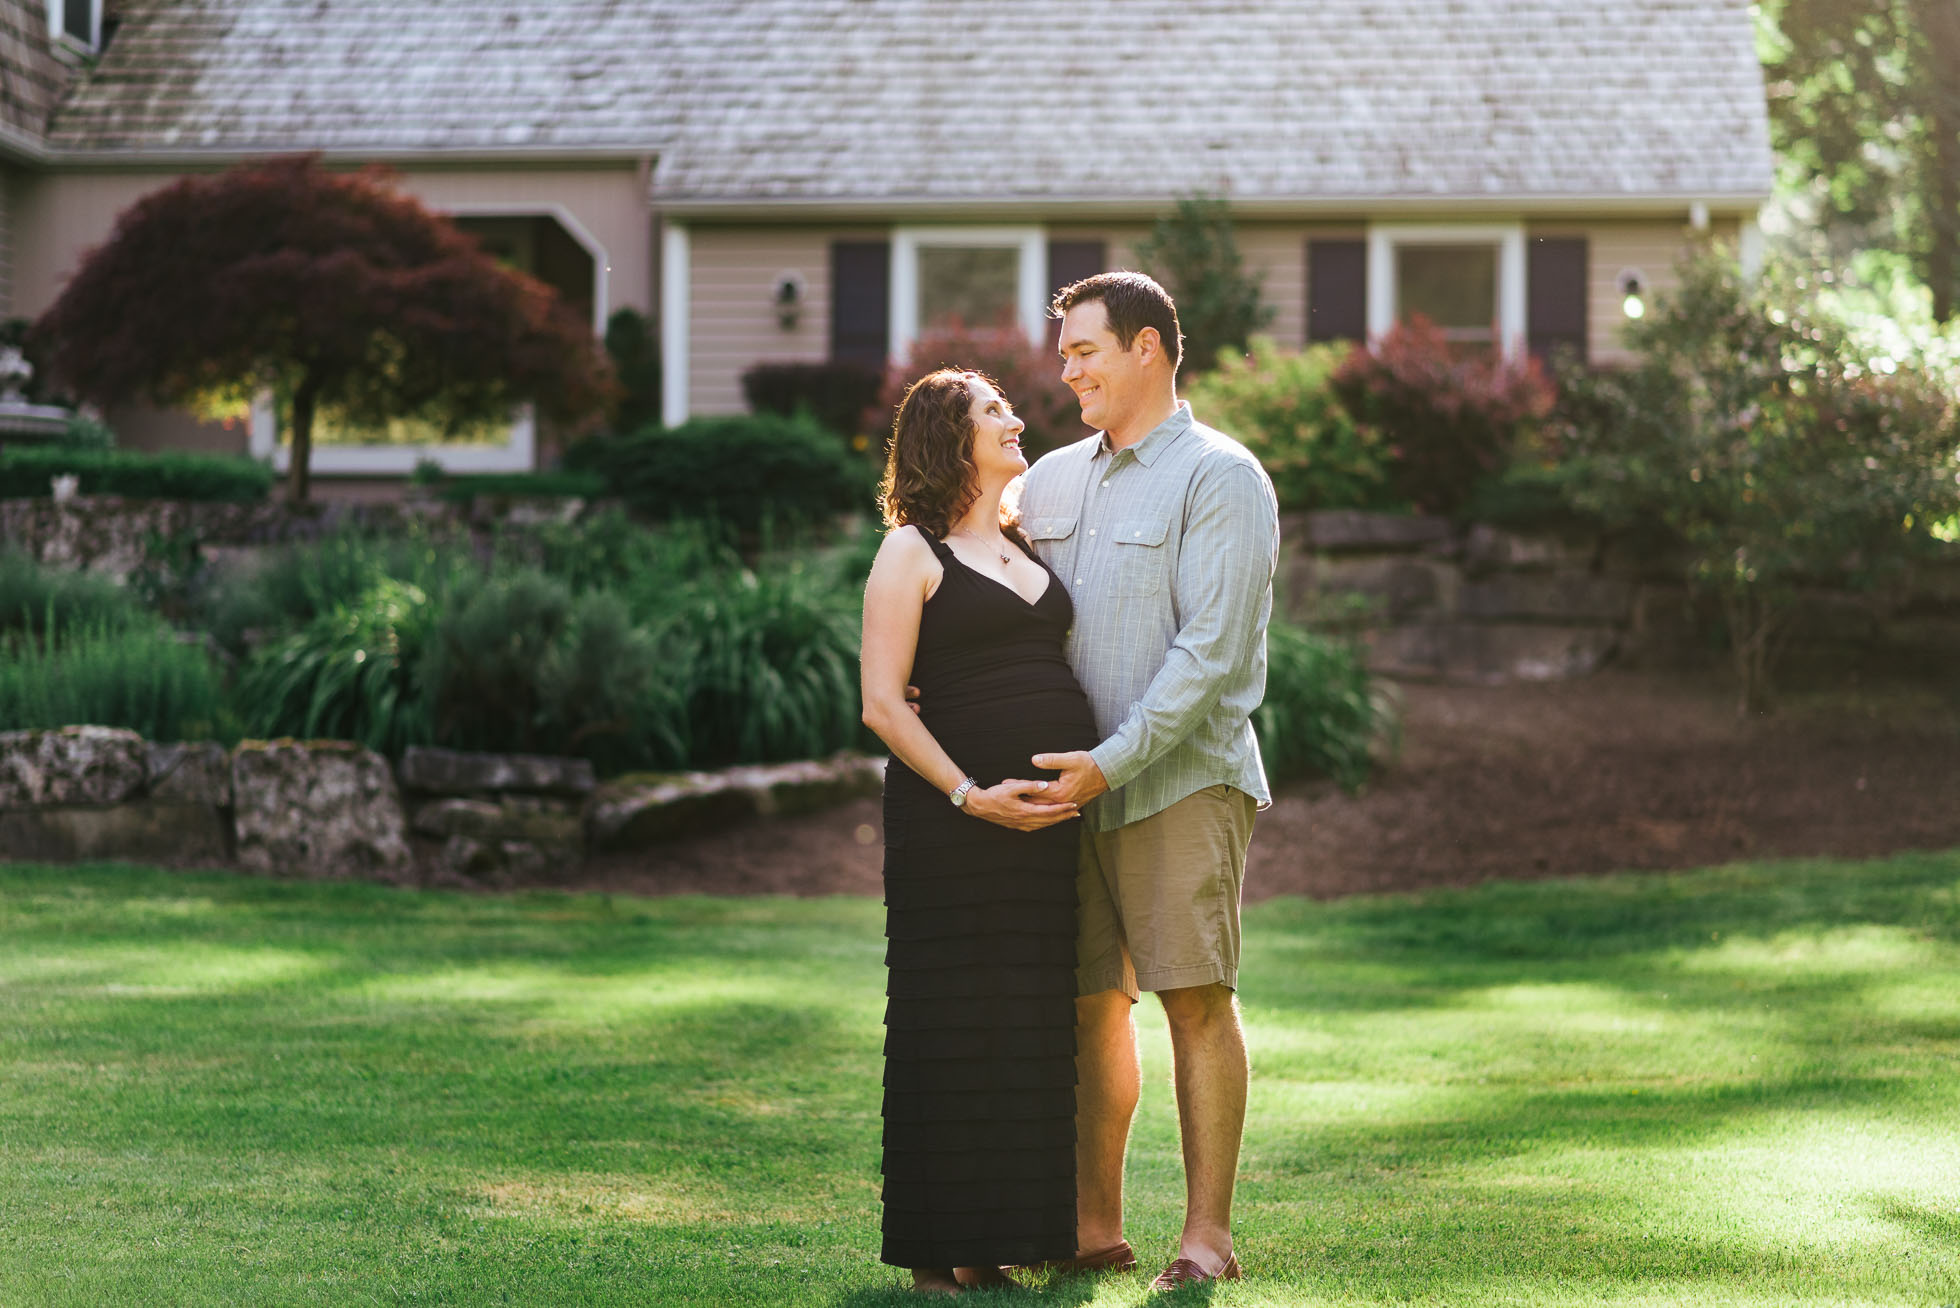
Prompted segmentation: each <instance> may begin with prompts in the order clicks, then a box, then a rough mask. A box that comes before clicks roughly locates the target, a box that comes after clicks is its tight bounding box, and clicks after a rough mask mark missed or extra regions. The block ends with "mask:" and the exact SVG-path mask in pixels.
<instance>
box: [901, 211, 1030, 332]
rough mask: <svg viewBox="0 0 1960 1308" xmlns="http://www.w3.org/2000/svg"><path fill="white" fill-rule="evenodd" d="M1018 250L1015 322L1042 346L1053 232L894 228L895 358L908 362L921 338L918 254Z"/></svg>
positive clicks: (985, 228)
mask: <svg viewBox="0 0 1960 1308" xmlns="http://www.w3.org/2000/svg"><path fill="white" fill-rule="evenodd" d="M945 245H960V246H972V245H979V246H992V247H995V248H1000V249H1012V250H1019V251H1020V253H1021V266H1020V276H1019V284H1018V285H1017V286H1016V288H1015V297H1014V298H1015V305H1016V308H1017V310H1018V312H1017V314H1016V318H1017V319H1018V321H1019V323H1020V327H1021V330H1022V331H1023V332H1025V333H1026V334H1027V338H1028V340H1029V341H1030V342H1031V343H1033V344H1035V345H1039V344H1040V343H1041V342H1042V340H1043V339H1044V337H1045V336H1046V335H1047V331H1048V327H1047V321H1048V229H1047V228H1045V227H895V228H893V229H892V242H891V249H892V253H891V260H892V264H891V357H892V360H893V361H894V362H897V363H903V362H904V361H905V358H906V356H907V355H909V354H910V353H911V350H912V343H913V342H914V341H916V340H918V339H919V251H920V249H922V248H930V247H934V246H945Z"/></svg>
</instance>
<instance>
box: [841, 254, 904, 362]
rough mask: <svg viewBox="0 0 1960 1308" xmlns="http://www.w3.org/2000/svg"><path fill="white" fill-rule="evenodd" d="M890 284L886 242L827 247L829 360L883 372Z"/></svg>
mask: <svg viewBox="0 0 1960 1308" xmlns="http://www.w3.org/2000/svg"><path fill="white" fill-rule="evenodd" d="M891 278H892V247H891V243H890V242H888V241H833V242H831V245H830V357H831V358H833V359H838V360H845V361H849V362H852V363H865V364H870V365H872V366H873V367H878V368H882V367H884V366H885V357H886V356H887V355H888V354H890V353H891V347H892V323H891V316H892V304H891Z"/></svg>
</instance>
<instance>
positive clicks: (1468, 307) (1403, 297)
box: [1395, 245, 1497, 343]
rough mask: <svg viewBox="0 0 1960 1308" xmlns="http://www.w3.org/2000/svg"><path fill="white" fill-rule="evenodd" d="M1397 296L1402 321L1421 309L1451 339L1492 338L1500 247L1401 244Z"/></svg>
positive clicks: (1396, 274)
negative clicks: (1498, 250) (1498, 249)
mask: <svg viewBox="0 0 1960 1308" xmlns="http://www.w3.org/2000/svg"><path fill="white" fill-rule="evenodd" d="M1395 299H1396V303H1395V316H1396V318H1397V319H1398V320H1399V319H1406V318H1407V317H1409V316H1410V315H1411V314H1417V313H1419V314H1421V315H1423V317H1425V318H1427V319H1429V320H1430V321H1431V322H1433V323H1435V324H1436V325H1437V326H1439V327H1441V328H1442V329H1443V335H1444V336H1446V337H1448V338H1449V339H1450V340H1452V341H1477V342H1485V343H1488V342H1490V341H1491V340H1492V339H1494V336H1495V330H1494V324H1495V323H1496V321H1497V247H1496V246H1492V245H1403V246H1397V247H1396V250H1395Z"/></svg>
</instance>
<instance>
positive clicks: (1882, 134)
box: [1760, 0, 1960, 322]
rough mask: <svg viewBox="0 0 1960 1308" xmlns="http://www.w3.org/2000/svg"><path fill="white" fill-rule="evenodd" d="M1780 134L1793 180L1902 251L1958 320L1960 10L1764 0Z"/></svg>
mask: <svg viewBox="0 0 1960 1308" xmlns="http://www.w3.org/2000/svg"><path fill="white" fill-rule="evenodd" d="M1760 12H1761V14H1762V18H1763V23H1764V26H1763V31H1762V46H1763V67H1764V71H1765V73H1766V74H1767V77H1768V91H1769V109H1770V131H1771V135H1772V138H1773V140H1774V142H1775V145H1776V148H1777V150H1778V151H1779V153H1780V154H1781V155H1782V160H1783V165H1784V167H1785V169H1786V178H1787V180H1791V181H1795V182H1797V183H1799V184H1807V185H1810V186H1814V187H1815V188H1816V189H1817V191H1818V194H1819V199H1820V200H1821V201H1822V202H1823V205H1824V207H1825V209H1826V211H1827V212H1828V213H1829V214H1830V215H1832V216H1833V217H1834V218H1836V219H1838V220H1840V221H1842V222H1844V223H1847V224H1850V225H1852V226H1854V227H1856V228H1859V229H1861V230H1862V231H1863V233H1864V234H1865V238H1866V239H1867V240H1870V241H1873V242H1875V243H1877V244H1880V245H1882V246H1884V247H1886V248H1890V249H1893V250H1896V251H1897V252H1898V253H1900V254H1902V255H1904V256H1905V257H1906V258H1907V259H1908V260H1909V261H1910V263H1911V266H1912V269H1913V271H1914V273H1915V275H1917V276H1918V277H1920V278H1921V279H1923V280H1924V281H1925V283H1926V285H1927V286H1928V287H1929V288H1930V289H1931V291H1932V296H1933V316H1934V317H1935V318H1936V319H1937V320H1938V321H1940V322H1948V321H1951V320H1952V319H1953V317H1954V315H1955V313H1956V311H1960V3H1956V0H1764V3H1763V4H1762V6H1761V10H1760Z"/></svg>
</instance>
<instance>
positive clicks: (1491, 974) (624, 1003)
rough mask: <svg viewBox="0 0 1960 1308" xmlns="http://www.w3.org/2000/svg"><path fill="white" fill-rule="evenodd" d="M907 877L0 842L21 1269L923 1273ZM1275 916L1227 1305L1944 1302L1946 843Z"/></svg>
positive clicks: (845, 1293) (600, 1300)
mask: <svg viewBox="0 0 1960 1308" xmlns="http://www.w3.org/2000/svg"><path fill="white" fill-rule="evenodd" d="M880 912H881V910H880V909H879V907H878V906H877V904H875V903H873V902H868V901H862V900H845V899H838V900H827V901H800V902H798V901H786V900H710V899H698V898H695V899H674V900H632V899H625V898H609V897H604V896H598V895H560V894H544V893H540V894H531V895H524V896H517V897H503V898H497V897H470V896H462V895H456V894H446V893H417V892H409V891H399V890H390V889H383V888H377V887H372V886H365V885H345V884H298V883H285V882H274V881H264V880H253V879H247V878H240V877H232V876H226V875H219V874H204V873H198V874H186V873H167V872H162V871H156V870H151V869H145V868H137V867H128V866H91V867H77V868H53V867H41V866H33V865H6V866H0V1303H5V1304H9V1305H13V1304H103V1303H119V1304H120V1303H144V1304H147V1303H169V1304H197V1303H227V1304H229V1303H246V1302H250V1303H336V1304H338V1303H350V1304H367V1303H388V1304H395V1303H454V1304H491V1303H514V1304H556V1303H563V1304H613V1303H618V1304H627V1303H632V1304H702V1305H708V1304H715V1305H719V1304H767V1305H803V1304H808V1305H849V1306H851V1308H868V1306H869V1305H879V1304H893V1305H896V1304H900V1303H906V1302H912V1300H910V1299H909V1297H908V1296H906V1295H904V1294H902V1293H901V1292H899V1290H898V1289H897V1286H898V1284H899V1276H898V1274H897V1273H895V1272H893V1271H891V1270H889V1269H885V1268H882V1267H880V1266H878V1265H877V1264H876V1262H875V1261H874V1257H875V1250H876V1244H877V1234H876V1232H877V1177H876V1174H875V1173H876V1166H877V1132H878V1088H877V1087H878V1071H879V1063H878V1060H879V1043H880V1036H881V1032H880V1029H879V1025H878V1021H879V1013H880V1007H881V999H880V994H881V987H882V981H883V978H882V972H881V968H880V957H881V947H882V941H881V939H880V934H879V932H880ZM1245 934H1246V941H1247V963H1246V969H1245V975H1244V1000H1245V1004H1246V1012H1247V1018H1248V1022H1249V1025H1250V1029H1251V1038H1252V1044H1253V1050H1254V1081H1253V1094H1252V1104H1251V1124H1250V1128H1249V1131H1248V1135H1247V1147H1246V1157H1245V1163H1244V1167H1243V1172H1242V1176H1243V1179H1242V1183H1241V1189H1240V1207H1239V1214H1238V1231H1239V1242H1240V1245H1239V1247H1240V1254H1241V1258H1242V1260H1243V1261H1244V1263H1245V1264H1246V1267H1247V1271H1248V1278H1249V1279H1248V1280H1246V1281H1245V1282H1243V1283H1241V1284H1239V1285H1235V1286H1225V1287H1220V1288H1218V1290H1217V1291H1216V1293H1215V1294H1212V1295H1209V1301H1210V1302H1215V1303H1217V1304H1220V1305H1225V1304H1271V1305H1281V1304H1287V1305H1290V1304H1336V1303H1339V1304H1375V1303H1418V1304H1437V1305H1442V1304H1450V1305H1457V1304H1466V1305H1469V1304H1511V1303H1517V1304H1595V1303H1611V1304H1642V1305H1660V1304H1751V1305H1754V1304H1762V1305H1769V1304H1792V1303H1799V1304H1865V1303H1871V1304H1910V1305H1925V1306H1928V1308H1931V1306H1933V1305H1939V1304H1945V1303H1953V1302H1956V1301H1960V1137H1957V1136H1956V1133H1955V1116H1956V1110H1957V1109H1960V1093H1956V1086H1957V1085H1960V1081H1957V1080H1956V1073H1960V853H1948V854H1924V855H1903V856H1899V857H1895V858H1892V859H1888V860H1882V861H1874V862H1868V863H1857V864H1833V863H1826V862H1804V863H1786V864H1775V865H1772V864H1761V865H1742V866H1736V867H1729V868H1721V869H1714V870H1709V871H1704V872H1698V873H1693V874H1687V875H1681V876H1672V877H1624V878H1609V879H1603V880H1592V881H1580V882H1540V883H1532V884H1508V885H1493V886H1487V887H1484V888H1482V889H1479V890H1475V891H1468V892H1450V893H1439V894H1433V895H1426V896H1421V897H1394V898H1369V899H1355V900H1349V901H1344V902H1340V903H1334V904H1316V903H1308V902H1302V901H1275V902H1271V903H1267V904H1263V905H1260V906H1258V907H1256V908H1254V909H1252V910H1250V911H1249V912H1248V914H1247V923H1246V933H1245ZM1146 1016H1147V1019H1148V1020H1146V1022H1145V1025H1144V1030H1145V1032H1146V1041H1145V1050H1146V1073H1147V1077H1148V1085H1147V1088H1146V1100H1145V1110H1144V1112H1143V1114H1142V1117H1141V1119H1140V1122H1139V1126H1138V1131H1137V1136H1136V1139H1135V1142H1134V1144H1133V1149H1132V1159H1131V1206H1132V1221H1131V1223H1130V1230H1129V1234H1130V1236H1131V1238H1132V1240H1133V1241H1135V1242H1136V1243H1137V1244H1138V1246H1139V1248H1140V1250H1141V1251H1142V1253H1143V1255H1144V1257H1145V1259H1146V1261H1147V1262H1150V1263H1160V1262H1161V1261H1162V1260H1163V1259H1165V1258H1167V1257H1168V1256H1169V1254H1170V1250H1171V1241H1172V1239H1173V1237H1174V1234H1175V1222H1176V1218H1177V1209H1178V1202H1179V1199H1180V1196H1181V1183H1180V1176H1179V1171H1178V1165H1177V1155H1176V1135H1175V1127H1174V1123H1173V1120H1172V1117H1171V1112H1170V1107H1169V1093H1168V1087H1167V1086H1166V1084H1165V1079H1166V1068H1167V1061H1168V1060H1167V1053H1166V1048H1165V1042H1164V1040H1163V1038H1162V1034H1161V1023H1160V1022H1158V1021H1157V1020H1155V1018H1154V1014H1151V1013H1148V1012H1147V1013H1146ZM1145 1287H1146V1277H1145V1275H1141V1274H1139V1275H1130V1276H1121V1277H1112V1278H1105V1279H1103V1280H1100V1281H1095V1280H1076V1281H1067V1282H1061V1283H1058V1284H1052V1285H1048V1286H1045V1287H1042V1288H1040V1289H1039V1290H1038V1291H1037V1292H1036V1294H1034V1295H1032V1296H1025V1297H1022V1298H1020V1299H1018V1300H1015V1299H1011V1298H1009V1297H1008V1296H983V1298H982V1301H983V1302H1010V1301H1020V1302H1042V1303H1055V1304H1065V1305H1079V1304H1096V1305H1118V1304H1137V1303H1141V1302H1143V1301H1144V1300H1145V1299H1146V1298H1147V1297H1148V1296H1147V1295H1146V1291H1145ZM1206 1300H1207V1294H1206V1293H1205V1292H1203V1291H1200V1292H1196V1293H1188V1294H1186V1295H1184V1296H1181V1297H1180V1298H1179V1299H1176V1300H1173V1301H1172V1302H1204V1301H1206Z"/></svg>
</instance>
